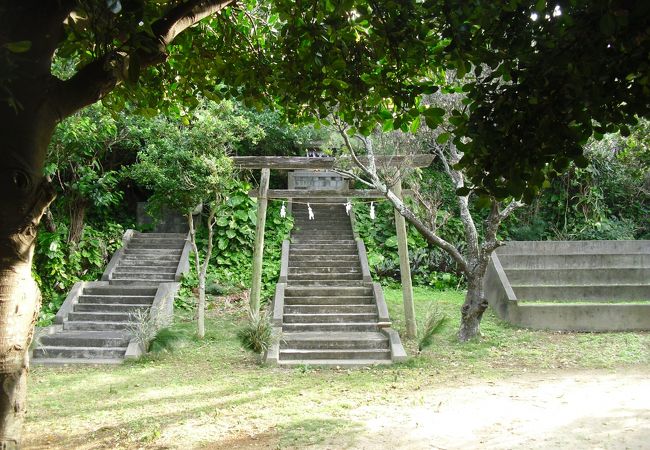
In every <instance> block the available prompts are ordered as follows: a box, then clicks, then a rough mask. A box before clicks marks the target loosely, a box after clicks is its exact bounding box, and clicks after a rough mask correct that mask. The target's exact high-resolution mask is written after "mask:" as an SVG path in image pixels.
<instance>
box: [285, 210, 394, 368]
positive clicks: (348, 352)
mask: <svg viewBox="0 0 650 450" xmlns="http://www.w3.org/2000/svg"><path fill="white" fill-rule="evenodd" d="M327 202H336V200H331V199H329V200H328V199H322V200H315V199H314V200H311V201H310V204H311V208H312V210H313V212H314V219H313V220H309V217H308V210H307V206H306V205H304V204H294V205H293V217H294V231H293V232H292V234H291V244H290V250H289V257H288V271H287V272H288V273H287V280H286V287H285V288H284V308H283V311H282V312H283V316H282V338H281V340H280V345H279V361H278V363H279V364H280V365H284V366H293V365H303V364H305V365H318V366H342V367H344V366H347V367H350V366H370V365H375V364H390V363H391V362H392V361H393V358H392V351H394V350H393V349H392V348H391V340H390V339H389V336H391V334H390V333H388V332H385V331H384V332H382V328H381V327H388V326H389V325H390V323H386V322H384V323H380V317H379V314H378V305H377V299H376V295H377V293H376V290H377V288H378V285H377V287H374V286H373V283H372V282H371V280H370V276H369V272H367V270H366V276H365V277H364V274H363V270H362V261H361V260H360V257H361V258H365V250H362V255H360V250H359V245H361V246H363V244H360V243H359V242H358V241H357V240H355V237H354V235H353V232H352V226H351V221H350V217H349V216H348V215H347V214H346V212H345V208H344V206H343V204H342V202H340V200H339V201H338V204H334V205H331V204H323V203H327ZM366 267H367V263H366ZM364 278H365V279H364ZM378 289H379V295H381V288H378ZM380 302H383V297H381V299H380ZM385 315H387V314H385ZM385 320H387V318H384V319H383V321H385ZM390 331H392V330H390ZM392 333H393V338H395V337H396V336H397V334H396V333H394V332H392ZM396 339H397V345H398V346H399V349H398V351H400V352H402V353H403V349H402V348H401V344H399V337H397V338H396ZM400 354H401V353H400Z"/></svg>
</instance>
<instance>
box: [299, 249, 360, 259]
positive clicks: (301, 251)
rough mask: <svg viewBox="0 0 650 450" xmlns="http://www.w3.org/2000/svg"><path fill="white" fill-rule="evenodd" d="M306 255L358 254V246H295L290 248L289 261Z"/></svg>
mask: <svg viewBox="0 0 650 450" xmlns="http://www.w3.org/2000/svg"><path fill="white" fill-rule="evenodd" d="M304 255H315V256H326V255H336V256H342V255H349V256H358V254H357V249H356V248H345V247H343V248H333V249H331V250H330V249H321V248H299V249H298V248H293V247H291V248H290V249H289V261H291V260H292V259H293V257H294V256H304Z"/></svg>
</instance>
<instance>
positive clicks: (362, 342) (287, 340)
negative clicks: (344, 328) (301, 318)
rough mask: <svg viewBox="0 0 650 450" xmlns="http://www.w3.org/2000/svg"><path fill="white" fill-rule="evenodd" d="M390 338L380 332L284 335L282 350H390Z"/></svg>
mask: <svg viewBox="0 0 650 450" xmlns="http://www.w3.org/2000/svg"><path fill="white" fill-rule="evenodd" d="M389 347H390V346H389V342H388V337H387V336H385V335H384V334H382V333H380V332H368V333H358V332H357V333H355V332H350V333H333V332H330V333H318V332H312V333H282V340H281V341H280V348H282V349H285V348H287V349H288V348H291V349H323V350H325V349H353V348H374V349H388V348H389Z"/></svg>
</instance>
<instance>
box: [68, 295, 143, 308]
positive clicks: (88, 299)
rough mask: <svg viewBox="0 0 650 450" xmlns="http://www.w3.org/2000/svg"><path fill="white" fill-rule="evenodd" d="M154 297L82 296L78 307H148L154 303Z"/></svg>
mask: <svg viewBox="0 0 650 450" xmlns="http://www.w3.org/2000/svg"><path fill="white" fill-rule="evenodd" d="M153 299H154V296H153V295H129V296H126V295H80V296H79V301H78V305H80V304H95V303H99V304H103V305H108V304H113V305H145V304H146V305H147V306H151V304H152V303H153Z"/></svg>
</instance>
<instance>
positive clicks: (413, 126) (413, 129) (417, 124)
mask: <svg viewBox="0 0 650 450" xmlns="http://www.w3.org/2000/svg"><path fill="white" fill-rule="evenodd" d="M419 128H420V116H418V117H416V118H415V119H414V120H413V121H412V122H411V125H410V126H409V131H410V132H411V133H417V131H418V129H419Z"/></svg>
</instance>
